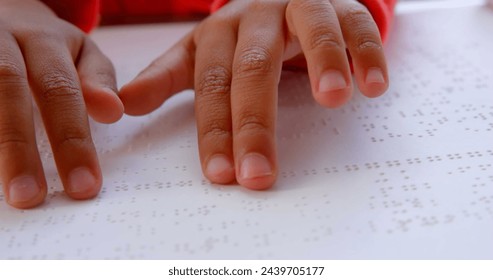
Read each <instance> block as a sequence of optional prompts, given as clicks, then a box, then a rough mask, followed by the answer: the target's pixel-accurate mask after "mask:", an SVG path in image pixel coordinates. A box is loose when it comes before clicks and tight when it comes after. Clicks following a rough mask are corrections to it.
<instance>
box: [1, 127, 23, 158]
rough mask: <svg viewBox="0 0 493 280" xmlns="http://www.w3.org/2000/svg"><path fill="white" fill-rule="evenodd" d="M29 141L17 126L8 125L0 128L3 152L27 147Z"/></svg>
mask: <svg viewBox="0 0 493 280" xmlns="http://www.w3.org/2000/svg"><path fill="white" fill-rule="evenodd" d="M27 146H29V141H28V140H27V139H26V137H25V135H24V134H22V132H21V131H19V130H18V129H16V126H15V125H14V126H6V127H2V128H0V151H2V152H1V154H4V153H7V152H8V151H11V150H13V149H19V148H22V149H26V147H27Z"/></svg>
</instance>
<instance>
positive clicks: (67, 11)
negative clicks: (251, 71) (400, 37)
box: [42, 0, 397, 40]
mask: <svg viewBox="0 0 493 280" xmlns="http://www.w3.org/2000/svg"><path fill="white" fill-rule="evenodd" d="M42 1H43V2H44V3H45V4H47V5H48V6H49V7H50V8H52V9H53V11H55V13H56V14H57V15H58V16H59V17H60V18H63V19H65V20H67V21H69V22H71V23H73V24H75V25H76V26H78V27H79V28H80V29H82V30H84V31H85V32H89V31H90V30H92V29H93V28H94V27H95V26H96V25H97V24H98V21H99V15H100V0H83V1H81V0H65V1H60V0H42ZM102 1H105V5H104V7H105V9H106V10H108V11H110V12H111V11H117V10H116V9H117V8H118V7H119V6H121V5H128V9H129V10H132V12H135V13H143V14H146V13H149V12H152V11H158V10H163V11H164V9H167V11H168V12H170V13H178V14H186V13H190V12H202V13H208V12H209V11H212V12H214V11H216V10H218V9H219V8H221V7H222V6H223V5H225V4H226V3H228V0H189V1H163V0H161V1H159V0H147V1H142V0H139V1H135V0H133V1H127V2H128V3H127V2H125V0H123V1H122V0H119V1H116V0H112V1H111V0H102ZM359 1H360V2H361V3H363V4H364V5H366V7H367V8H368V10H370V12H371V14H372V15H373V18H374V19H375V22H376V23H377V25H378V27H379V29H380V33H381V36H382V39H383V40H386V39H387V36H388V33H389V29H390V26H391V24H392V19H393V15H394V6H395V4H396V2H397V0H359ZM144 2H145V5H144V4H143V3H144ZM118 3H120V4H118ZM121 3H125V4H121ZM151 3H153V4H152V5H151ZM159 3H160V4H159ZM164 3H167V4H164ZM170 3H172V4H170ZM154 4H156V6H155V5H154ZM158 4H159V5H158ZM160 6H162V7H161V9H158V8H156V7H160ZM112 7H113V8H112Z"/></svg>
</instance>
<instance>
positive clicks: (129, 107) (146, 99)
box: [119, 77, 167, 116]
mask: <svg viewBox="0 0 493 280" xmlns="http://www.w3.org/2000/svg"><path fill="white" fill-rule="evenodd" d="M156 88H159V87H156V86H155V85H154V81H153V79H152V78H145V77H142V78H141V77H137V78H136V79H135V80H133V81H131V82H130V83H128V84H126V85H124V86H123V87H122V88H121V89H120V93H119V97H120V100H121V101H122V103H123V106H124V112H125V114H127V115H130V116H141V115H145V114H147V113H150V112H152V111H154V110H156V109H157V108H159V107H160V106H161V105H162V104H163V103H164V101H166V98H167V95H166V94H163V92H162V91H164V89H161V90H157V89H156Z"/></svg>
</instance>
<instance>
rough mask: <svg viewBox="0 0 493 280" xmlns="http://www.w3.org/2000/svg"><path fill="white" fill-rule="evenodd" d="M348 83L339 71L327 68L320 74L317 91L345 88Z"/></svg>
mask: <svg viewBox="0 0 493 280" xmlns="http://www.w3.org/2000/svg"><path fill="white" fill-rule="evenodd" d="M347 87H348V83H347V81H346V79H345V78H344V75H343V74H342V73H341V72H340V71H336V70H329V71H327V72H325V73H323V74H322V76H321V77H320V83H319V86H318V91H319V92H321V93H325V92H331V91H336V90H341V89H345V88H347Z"/></svg>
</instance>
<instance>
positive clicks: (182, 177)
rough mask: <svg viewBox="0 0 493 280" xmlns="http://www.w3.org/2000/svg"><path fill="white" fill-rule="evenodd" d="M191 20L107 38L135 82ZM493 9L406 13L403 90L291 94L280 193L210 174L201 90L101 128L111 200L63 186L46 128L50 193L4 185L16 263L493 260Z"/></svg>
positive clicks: (1, 225) (2, 247)
mask: <svg viewBox="0 0 493 280" xmlns="http://www.w3.org/2000/svg"><path fill="white" fill-rule="evenodd" d="M191 28H193V24H168V25H151V26H129V27H105V28H101V29H100V30H98V31H96V32H95V33H94V34H93V37H94V39H95V40H96V41H97V42H98V44H99V45H100V47H101V48H102V50H103V51H104V52H105V53H107V54H108V56H109V57H110V58H111V59H112V60H113V61H114V62H115V66H116V68H117V71H118V79H119V82H120V85H121V84H124V83H125V82H128V81H129V80H130V79H131V78H132V77H133V76H135V75H136V74H137V73H138V72H139V71H140V70H141V69H143V68H144V67H145V66H146V65H147V64H148V63H149V62H150V61H151V60H152V59H153V58H155V57H157V56H158V55H159V54H160V53H162V52H163V51H164V50H166V49H167V48H169V47H170V46H171V45H172V44H173V43H174V42H176V41H177V40H178V39H179V38H180V37H181V36H183V35H184V34H186V32H188V31H189V30H191ZM491 30H493V11H492V10H491V9H487V8H484V7H474V8H460V9H447V10H443V11H442V10H434V11H430V12H417V13H406V14H401V15H398V16H397V18H396V21H395V25H394V28H393V33H392V34H391V36H390V40H389V42H388V44H387V45H386V50H387V54H388V60H389V66H390V71H391V83H392V84H391V87H390V89H389V91H388V93H387V94H386V95H384V96H383V97H381V98H377V99H368V98H365V97H363V96H361V94H360V93H358V92H355V94H354V98H353V99H352V100H351V102H349V104H347V105H346V106H344V107H341V108H338V109H325V108H322V107H321V106H319V105H317V104H316V103H315V102H314V101H313V99H312V97H311V91H310V87H309V82H308V78H307V76H306V74H304V73H291V72H286V73H284V75H283V78H282V81H281V84H280V88H279V115H278V128H277V130H278V131H277V137H278V149H279V162H280V174H279V180H278V181H277V183H276V185H275V187H274V188H272V189H270V190H267V191H250V190H246V189H244V188H242V187H240V186H237V185H228V186H220V185H213V184H210V183H209V182H208V181H207V180H206V179H205V178H204V176H203V175H202V171H201V169H200V163H199V157H198V149H197V140H196V129H195V119H194V111H193V92H191V91H187V92H184V93H181V94H179V95H176V96H174V97H173V98H171V99H170V100H168V101H167V102H166V103H165V104H164V105H163V106H162V107H161V108H160V109H159V110H157V111H156V112H154V113H152V114H150V115H147V116H144V117H124V118H123V119H122V120H121V121H120V122H118V123H116V124H112V125H102V124H97V123H95V122H92V123H91V126H92V131H93V137H94V141H95V144H96V146H97V148H98V152H99V158H100V160H101V165H102V169H103V174H104V185H103V190H102V192H101V194H100V195H99V196H98V197H97V198H95V199H93V200H89V201H73V200H71V199H69V198H68V197H67V196H66V195H65V194H64V193H63V191H62V186H61V182H60V180H59V179H58V177H57V171H56V168H55V167H54V164H53V157H52V153H51V151H50V147H49V144H48V142H47V140H46V136H45V135H44V132H43V131H42V124H41V123H40V122H39V119H38V120H37V122H38V126H37V127H38V128H39V129H38V131H37V135H38V142H39V148H40V151H41V153H42V159H43V161H44V166H45V171H46V173H47V178H48V184H49V195H48V197H47V200H46V202H45V203H44V204H43V205H42V206H40V207H38V208H35V209H31V210H17V209H14V208H11V207H9V206H8V205H7V204H6V203H5V201H4V200H5V198H4V196H3V195H0V258H2V259H396V258H397V259H422V258H424V259H435V258H439V259H469V258H474V259H491V258H493V238H492V237H493V166H492V164H493V141H492V140H493V132H492V129H493V52H492V50H493V37H492V36H491Z"/></svg>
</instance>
